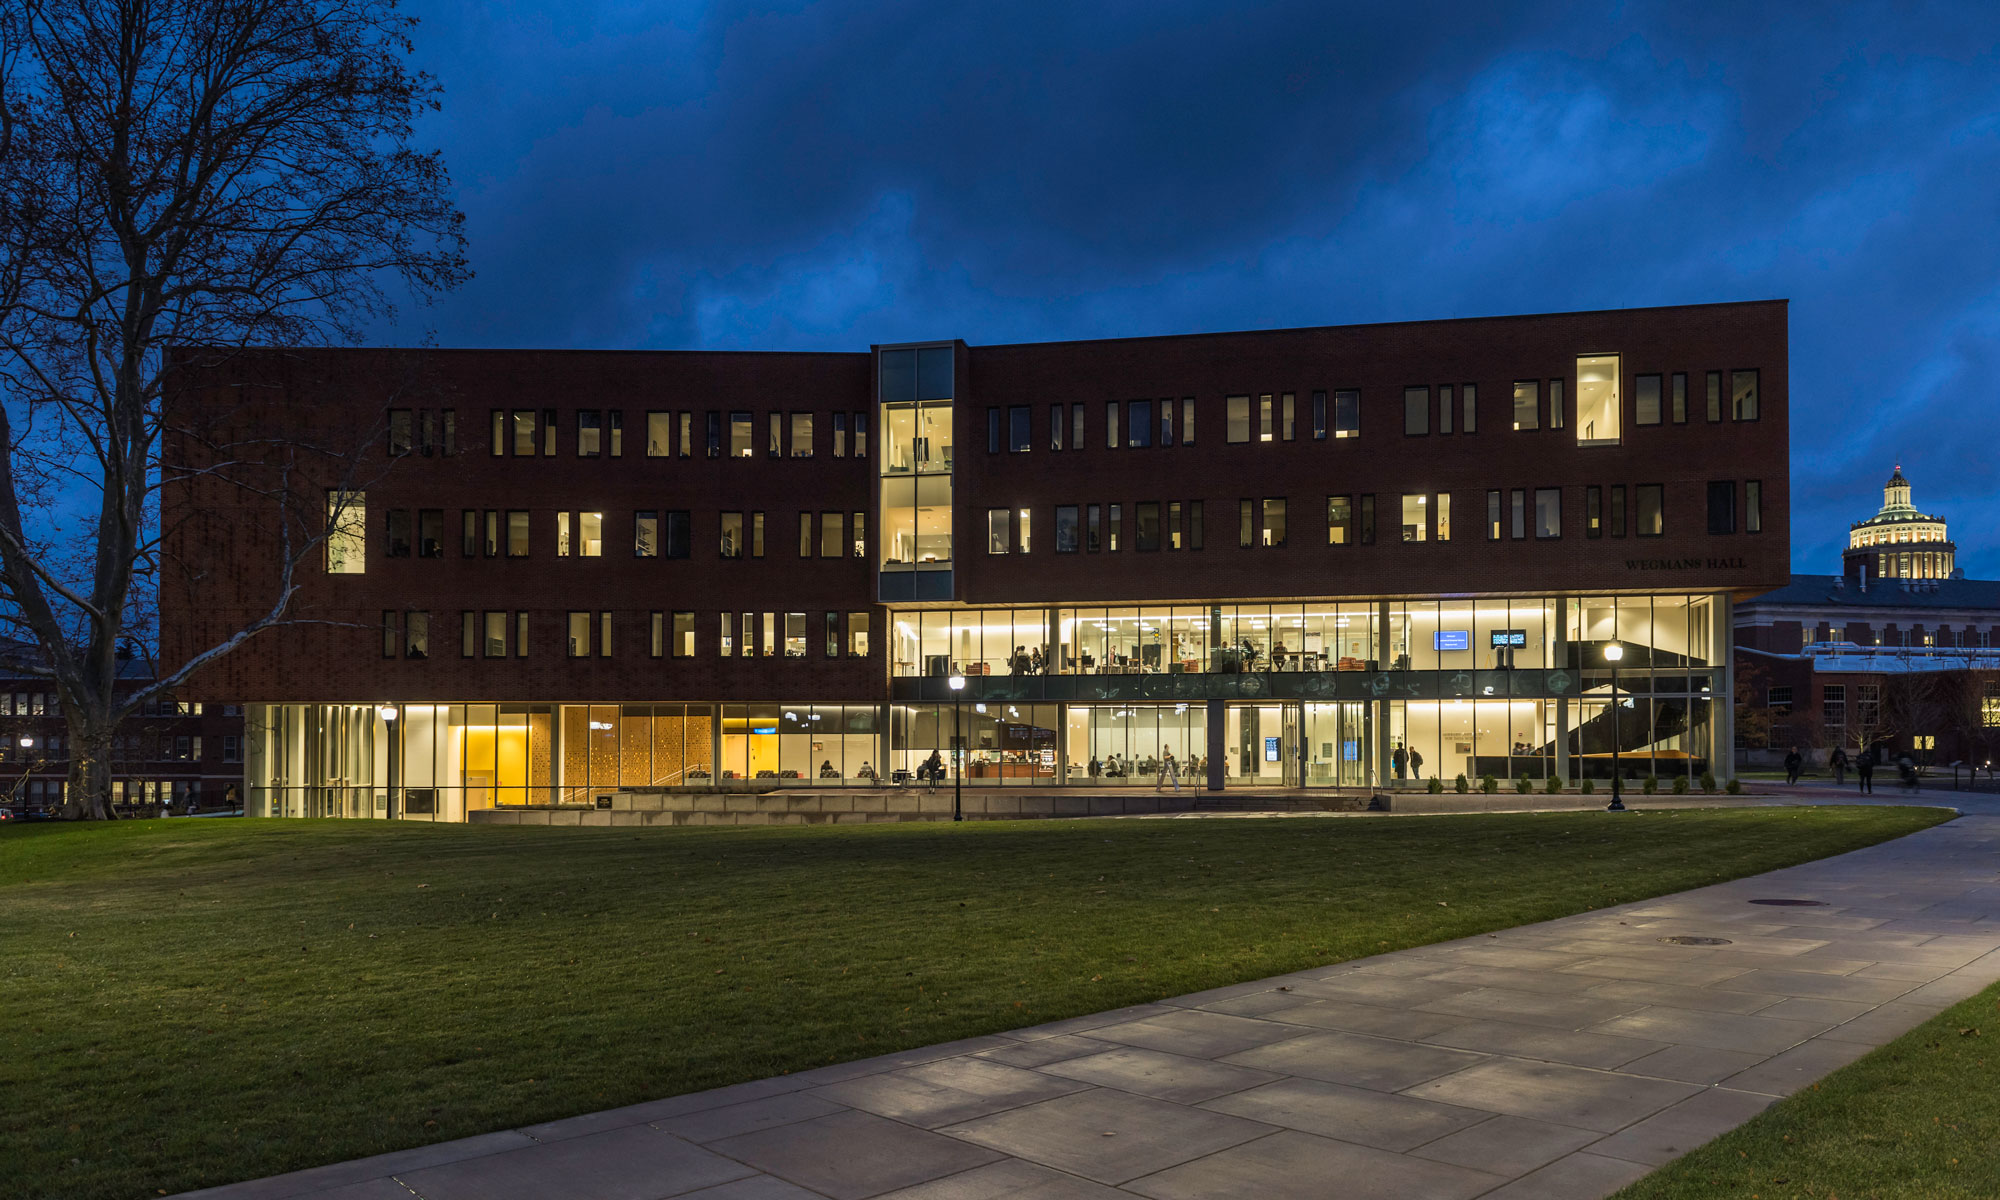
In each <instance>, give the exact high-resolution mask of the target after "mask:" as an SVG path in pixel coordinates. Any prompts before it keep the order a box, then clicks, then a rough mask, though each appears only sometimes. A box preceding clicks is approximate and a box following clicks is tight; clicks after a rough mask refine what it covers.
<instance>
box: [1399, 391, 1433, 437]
mask: <svg viewBox="0 0 2000 1200" xmlns="http://www.w3.org/2000/svg"><path fill="white" fill-rule="evenodd" d="M1430 431H1431V390H1430V389H1429V388H1427V387H1420V388H1413V387H1406V388H1404V389H1403V435H1404V436H1405V437H1415V436H1420V435H1422V434H1426V433H1429V432H1430Z"/></svg>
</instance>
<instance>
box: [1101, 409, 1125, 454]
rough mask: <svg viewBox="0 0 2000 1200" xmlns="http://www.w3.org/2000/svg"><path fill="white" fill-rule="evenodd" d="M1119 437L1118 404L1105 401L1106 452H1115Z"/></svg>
mask: <svg viewBox="0 0 2000 1200" xmlns="http://www.w3.org/2000/svg"><path fill="white" fill-rule="evenodd" d="M1120 436H1121V430H1120V428H1119V425H1118V402H1117V401H1116V400H1106V401H1105V402H1104V448H1105V449H1106V450H1116V449H1117V448H1118V439H1119V437H1120Z"/></svg>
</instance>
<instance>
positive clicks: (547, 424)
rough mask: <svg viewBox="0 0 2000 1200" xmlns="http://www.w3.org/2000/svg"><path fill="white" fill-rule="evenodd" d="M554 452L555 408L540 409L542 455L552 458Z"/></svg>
mask: <svg viewBox="0 0 2000 1200" xmlns="http://www.w3.org/2000/svg"><path fill="white" fill-rule="evenodd" d="M555 453H556V410H555V409H553V408H545V409H543V410H542V457H543V458H554V457H555Z"/></svg>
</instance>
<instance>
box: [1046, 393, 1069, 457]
mask: <svg viewBox="0 0 2000 1200" xmlns="http://www.w3.org/2000/svg"><path fill="white" fill-rule="evenodd" d="M1065 423H1066V422H1064V420H1063V406H1062V405H1060V404H1051V405H1049V449H1050V450H1052V451H1057V452H1060V451H1061V450H1062V447H1063V425H1064V424H1065Z"/></svg>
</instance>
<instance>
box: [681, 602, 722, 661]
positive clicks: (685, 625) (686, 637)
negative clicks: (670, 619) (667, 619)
mask: <svg viewBox="0 0 2000 1200" xmlns="http://www.w3.org/2000/svg"><path fill="white" fill-rule="evenodd" d="M723 615H724V616H727V615H728V614H727V613H725V614H723ZM667 646H668V649H667V655H668V657H670V658H693V657H694V614H693V613H691V612H677V613H675V614H674V636H673V640H672V641H671V642H669V643H667Z"/></svg>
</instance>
